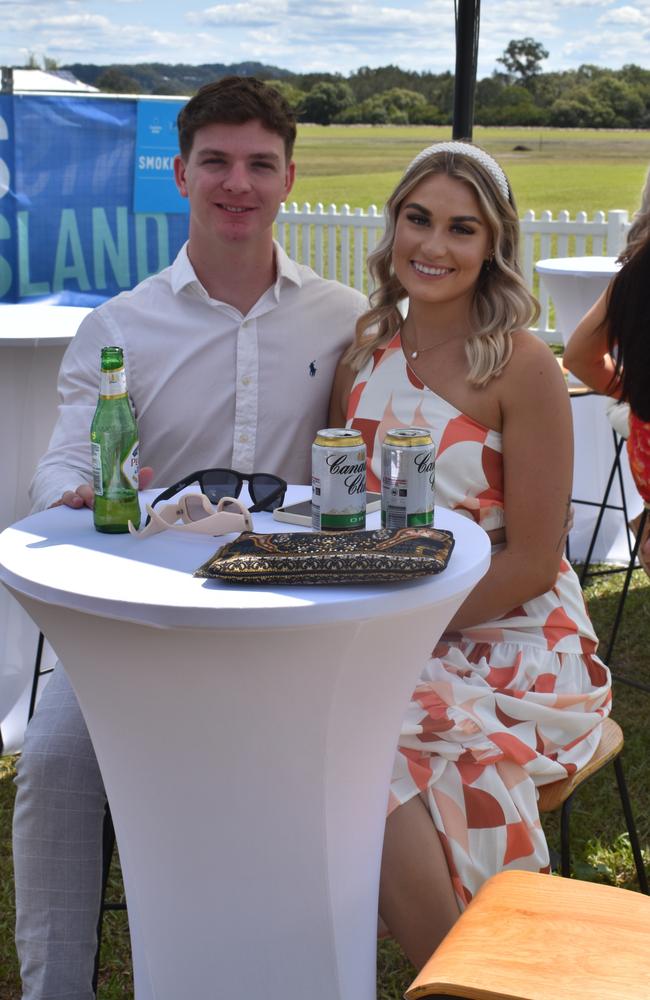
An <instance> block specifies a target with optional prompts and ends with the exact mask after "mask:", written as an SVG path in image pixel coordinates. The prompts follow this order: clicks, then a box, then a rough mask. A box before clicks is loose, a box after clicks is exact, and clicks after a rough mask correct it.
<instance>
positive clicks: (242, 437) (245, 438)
mask: <svg viewBox="0 0 650 1000" xmlns="http://www.w3.org/2000/svg"><path fill="white" fill-rule="evenodd" d="M239 440H240V442H241V444H246V442H247V441H248V434H240V435H239Z"/></svg>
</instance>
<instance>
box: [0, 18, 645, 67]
mask: <svg viewBox="0 0 650 1000" xmlns="http://www.w3.org/2000/svg"><path fill="white" fill-rule="evenodd" d="M0 18H1V22H0V23H2V30H1V32H0V64H2V65H12V64H14V65H23V64H24V63H25V61H26V58H27V56H28V55H29V53H30V52H31V53H34V54H35V55H36V56H37V57H39V58H41V57H42V56H43V55H47V56H50V57H52V58H54V59H57V60H58V61H59V62H60V63H70V62H94V63H99V64H106V63H111V62H121V63H135V62H154V61H155V62H168V63H175V62H185V63H194V64H196V63H203V62H224V63H230V62H237V61H240V60H244V59H253V60H257V61H259V62H267V63H272V64H274V65H277V66H281V67H283V68H285V69H290V70H294V71H310V70H330V71H338V72H340V73H343V74H344V75H347V74H348V73H349V72H351V71H353V70H355V69H358V68H359V67H360V66H383V65H386V64H388V63H394V64H396V65H398V66H401V67H403V68H404V69H415V70H431V71H433V72H443V71H445V70H452V71H453V69H454V53H455V43H454V3H453V0H379V2H373V0H360V2H353V0H352V2H351V0H314V2H313V3H312V2H310V0H230V2H228V0H226V2H219V3H216V4H214V3H213V4H210V3H205V0H203V2H202V0H0ZM525 36H532V37H533V38H535V39H537V40H538V41H540V42H541V43H542V44H543V45H544V47H545V48H546V49H547V50H548V51H549V53H550V56H549V58H548V59H547V60H546V61H545V62H544V64H543V68H544V69H546V70H561V69H570V68H575V67H577V66H579V65H580V64H582V63H594V64H596V65H601V66H608V67H611V68H618V67H620V66H622V65H624V64H625V63H637V64H638V65H641V66H644V67H646V68H650V0H640V2H637V3H634V4H630V3H626V2H625V0H483V2H482V4H481V42H480V46H479V77H483V76H487V75H489V74H490V73H491V72H492V71H493V70H494V69H495V68H498V64H497V63H496V59H497V57H498V56H499V55H501V53H502V52H503V50H504V48H505V47H506V45H507V44H508V42H509V41H510V39H512V38H523V37H525Z"/></svg>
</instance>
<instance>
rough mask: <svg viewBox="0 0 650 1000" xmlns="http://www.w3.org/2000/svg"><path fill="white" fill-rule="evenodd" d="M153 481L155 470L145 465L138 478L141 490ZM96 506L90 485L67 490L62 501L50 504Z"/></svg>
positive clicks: (86, 484) (53, 505)
mask: <svg viewBox="0 0 650 1000" xmlns="http://www.w3.org/2000/svg"><path fill="white" fill-rule="evenodd" d="M152 479H153V469H152V468H151V466H149V465H145V466H144V468H142V469H140V475H139V478H138V486H139V488H140V489H141V490H146V489H147V487H148V486H149V483H150V482H151V480H152ZM94 505H95V493H94V490H93V488H92V486H89V485H88V483H84V484H83V485H82V486H77V488H76V490H66V492H65V493H64V494H63V496H62V497H61V499H60V500H57V501H56V503H53V504H50V506H51V507H77V508H81V507H90V508H91V509H92V508H93V507H94Z"/></svg>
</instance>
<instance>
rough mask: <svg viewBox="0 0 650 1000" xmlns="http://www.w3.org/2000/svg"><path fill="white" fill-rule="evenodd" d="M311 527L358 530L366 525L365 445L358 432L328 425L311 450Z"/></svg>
mask: <svg viewBox="0 0 650 1000" xmlns="http://www.w3.org/2000/svg"><path fill="white" fill-rule="evenodd" d="M311 474H312V497H311V510H312V527H313V529H314V530H315V531H358V530H359V529H363V528H365V526H366V446H365V444H364V443H363V438H362V437H361V435H360V434H359V432H358V431H354V430H349V429H348V428H337V427H329V428H327V429H326V430H322V431H319V432H318V434H317V435H316V440H315V441H314V443H313V445H312V449H311Z"/></svg>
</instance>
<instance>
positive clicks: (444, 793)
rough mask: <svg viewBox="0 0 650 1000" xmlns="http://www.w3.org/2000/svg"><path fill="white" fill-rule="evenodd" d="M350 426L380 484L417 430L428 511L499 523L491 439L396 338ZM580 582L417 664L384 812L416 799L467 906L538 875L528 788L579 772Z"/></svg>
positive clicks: (600, 669) (362, 385) (584, 738)
mask: <svg viewBox="0 0 650 1000" xmlns="http://www.w3.org/2000/svg"><path fill="white" fill-rule="evenodd" d="M348 426H351V427H354V428H355V429H357V430H359V431H360V432H361V433H362V434H363V437H364V440H365V443H366V447H367V453H368V489H369V490H378V489H380V482H381V442H382V440H383V438H384V435H385V434H386V432H387V431H388V430H390V429H391V428H393V427H411V426H415V427H428V428H429V429H430V431H431V435H432V437H433V441H434V443H435V445H436V503H437V504H438V506H442V507H447V508H449V509H450V510H455V511H458V512H459V513H461V514H465V515H466V516H467V517H472V518H474V520H475V521H477V522H478V523H479V524H480V525H482V527H483V528H485V529H486V530H491V529H494V528H501V527H503V526H504V524H505V519H504V509H503V459H502V448H501V435H500V434H499V433H497V432H496V431H493V430H490V429H489V428H487V427H484V426H483V425H482V424H480V423H477V422H476V421H475V420H473V419H472V418H471V417H468V416H466V415H465V414H463V413H461V412H460V411H459V410H457V409H456V407H454V406H452V405H451V404H450V403H448V402H447V401H446V400H444V399H442V398H441V397H440V396H438V395H436V393H434V392H432V391H431V390H430V389H428V388H427V387H426V386H425V385H424V384H423V383H422V382H421V381H420V380H419V379H418V377H417V376H416V375H415V374H414V372H413V371H412V370H411V369H410V368H409V366H408V364H407V361H406V358H405V357H404V354H403V352H402V347H401V340H400V335H399V334H396V336H395V337H394V338H393V340H392V341H391V343H390V344H389V345H388V346H387V347H386V348H384V349H382V350H378V351H376V352H375V353H374V355H373V357H372V358H371V359H370V360H369V361H368V362H367V364H366V365H365V367H364V368H363V369H362V370H361V371H360V372H359V373H358V375H357V378H356V380H355V383H354V386H353V389H352V393H351V395H350V402H349V405H348ZM596 647H597V639H596V636H595V634H594V632H593V629H592V627H591V624H590V622H589V618H588V616H587V612H586V609H585V604H584V600H583V597H582V591H581V589H580V584H579V583H578V579H577V577H576V575H575V573H574V572H573V570H572V569H571V567H570V565H569V563H568V562H567V561H566V560H565V559H563V560H562V564H561V566H560V572H559V574H558V577H557V580H556V582H555V586H554V587H553V589H552V590H549V591H548V592H547V593H545V594H543V595H542V596H541V597H537V598H535V599H534V600H532V601H527V602H526V603H525V604H522V605H521V606H520V607H516V608H512V610H511V611H509V612H508V613H507V614H505V615H503V616H502V617H501V618H498V619H495V620H494V621H489V622H485V623H484V624H482V625H478V626H474V627H472V628H468V629H464V630H462V631H461V632H457V633H453V634H451V633H447V634H445V635H443V636H442V638H441V640H440V642H439V643H438V644H437V646H436V647H435V649H434V650H433V652H432V655H431V658H430V659H429V661H428V662H427V663H426V664H425V665H424V669H423V671H422V674H421V676H420V681H419V683H418V686H417V687H416V689H415V691H414V693H413V697H412V700H411V702H410V704H409V707H408V710H407V713H406V716H405V718H404V722H403V724H402V732H401V736H400V740H399V752H398V753H397V754H396V759H395V766H394V771H393V780H392V783H391V792H390V803H389V811H390V810H392V809H394V808H396V807H397V806H399V805H401V804H403V803H404V802H407V801H408V800H409V799H410V798H412V797H413V796H414V795H418V794H419V793H420V792H426V798H427V800H428V804H429V809H430V811H431V816H432V818H433V821H434V823H435V826H436V828H437V830H438V833H439V834H440V838H441V841H442V844H443V847H444V850H445V854H446V857H447V861H448V864H449V869H450V872H451V876H452V881H453V884H454V888H455V891H456V894H457V897H458V900H459V902H460V905H461V907H464V906H465V905H466V904H467V903H468V902H469V901H470V900H471V898H472V897H473V896H474V894H475V893H476V891H477V889H478V888H479V887H480V885H481V884H482V883H483V882H484V881H485V879H486V878H488V877H489V876H490V875H493V874H494V873H495V872H498V871H501V870H502V869H504V868H520V869H521V868H523V869H527V870H530V871H545V870H547V869H548V864H549V857H548V849H547V846H546V840H545V837H544V834H543V832H542V829H541V825H540V820H539V811H538V808H537V791H536V789H537V786H539V785H544V784H548V783H550V782H552V781H557V780H559V779H561V778H565V777H566V776H567V775H568V774H571V773H573V772H574V771H575V770H576V768H580V767H583V766H584V765H585V764H586V763H587V761H588V760H589V759H590V757H591V756H592V754H593V752H594V750H595V748H596V746H597V744H598V741H599V738H600V733H599V724H600V722H601V721H602V719H603V717H604V716H606V715H607V714H608V712H609V709H610V703H611V690H610V676H609V671H608V669H607V667H605V666H604V665H603V663H601V661H600V660H599V659H598V657H597V656H596Z"/></svg>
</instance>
